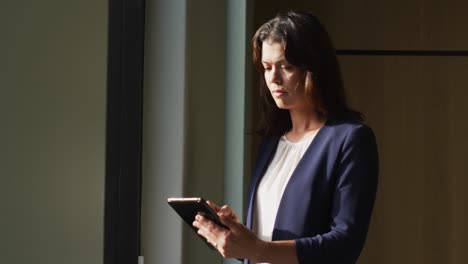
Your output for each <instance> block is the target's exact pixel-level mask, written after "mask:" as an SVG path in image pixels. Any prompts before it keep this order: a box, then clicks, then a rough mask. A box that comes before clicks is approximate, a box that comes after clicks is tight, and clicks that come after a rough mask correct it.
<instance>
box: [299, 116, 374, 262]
mask: <svg viewBox="0 0 468 264" xmlns="http://www.w3.org/2000/svg"><path fill="white" fill-rule="evenodd" d="M350 130H351V131H350V132H348V133H347V135H346V136H345V137H344V141H343V143H342V145H341V146H340V147H339V148H340V150H339V154H338V158H337V161H336V163H335V164H336V165H335V166H336V174H335V177H336V178H335V180H334V181H332V182H333V187H332V189H333V192H332V193H333V194H332V199H333V200H332V203H331V204H332V208H331V215H330V219H331V220H330V228H329V232H327V233H324V234H319V235H317V236H314V237H306V238H300V239H296V240H295V242H296V250H297V255H298V260H299V263H340V264H343V263H355V262H356V261H357V258H358V257H359V254H360V252H361V250H362V248H363V245H364V242H365V239H366V235H367V230H368V226H369V222H370V217H371V213H372V208H373V205H374V200H375V196H376V190H377V175H378V153H377V145H376V141H375V137H374V134H373V132H372V130H371V129H370V128H369V127H367V126H364V125H360V126H357V127H354V128H352V129H350Z"/></svg>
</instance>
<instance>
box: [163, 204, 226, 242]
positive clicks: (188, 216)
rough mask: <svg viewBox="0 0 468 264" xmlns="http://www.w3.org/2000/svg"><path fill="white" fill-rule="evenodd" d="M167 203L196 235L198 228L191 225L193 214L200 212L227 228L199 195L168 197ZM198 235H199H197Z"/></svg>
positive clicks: (193, 218)
mask: <svg viewBox="0 0 468 264" xmlns="http://www.w3.org/2000/svg"><path fill="white" fill-rule="evenodd" d="M167 203H168V204H169V205H170V206H171V207H172V208H173V209H174V210H175V211H176V212H177V214H179V216H180V217H181V218H182V219H183V220H184V221H185V223H187V224H188V225H189V226H190V228H192V230H193V231H194V232H195V233H196V234H197V235H198V233H197V231H198V228H196V227H194V226H193V225H192V223H193V221H194V220H195V216H196V215H197V213H198V212H200V213H201V214H202V215H203V216H204V217H206V218H208V219H210V220H211V221H213V222H215V223H216V224H217V225H219V226H221V227H223V228H226V229H229V228H228V227H227V226H225V225H224V224H223V223H222V222H221V220H220V219H219V217H218V215H217V214H216V212H215V211H214V210H213V209H212V208H211V207H210V206H209V205H208V203H207V202H206V200H205V199H203V198H201V197H190V198H168V199H167ZM198 236H200V235H198ZM200 238H201V239H202V240H203V241H204V242H205V243H206V244H207V245H208V246H209V247H210V248H211V249H214V247H213V246H212V245H211V244H210V243H208V242H207V241H206V239H205V238H204V237H202V236H200Z"/></svg>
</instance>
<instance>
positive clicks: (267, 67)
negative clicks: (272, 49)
mask: <svg viewBox="0 0 468 264" xmlns="http://www.w3.org/2000/svg"><path fill="white" fill-rule="evenodd" d="M263 69H264V70H265V71H269V70H271V67H270V66H263Z"/></svg>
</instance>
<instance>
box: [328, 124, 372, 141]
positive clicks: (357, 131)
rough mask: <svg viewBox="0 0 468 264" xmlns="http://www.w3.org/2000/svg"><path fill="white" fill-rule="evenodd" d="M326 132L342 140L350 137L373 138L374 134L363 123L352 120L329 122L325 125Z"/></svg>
mask: <svg viewBox="0 0 468 264" xmlns="http://www.w3.org/2000/svg"><path fill="white" fill-rule="evenodd" d="M325 127H326V130H328V131H329V133H332V134H333V135H334V137H335V138H336V137H341V138H343V139H346V138H350V137H353V138H354V137H371V138H373V137H374V132H373V130H372V128H371V127H370V126H368V125H367V124H365V123H363V122H359V121H353V120H340V121H336V120H329V121H327V123H326V124H325Z"/></svg>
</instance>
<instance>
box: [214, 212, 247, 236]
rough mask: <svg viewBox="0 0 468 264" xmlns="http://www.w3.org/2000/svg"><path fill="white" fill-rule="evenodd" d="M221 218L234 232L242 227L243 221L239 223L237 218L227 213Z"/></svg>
mask: <svg viewBox="0 0 468 264" xmlns="http://www.w3.org/2000/svg"><path fill="white" fill-rule="evenodd" d="M219 219H220V220H221V222H222V223H223V224H224V225H226V226H227V227H229V229H230V230H231V231H233V232H236V231H238V230H239V228H240V225H242V224H241V223H239V222H238V221H236V220H235V219H233V218H232V217H230V216H229V215H225V214H221V215H220V216H219Z"/></svg>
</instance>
